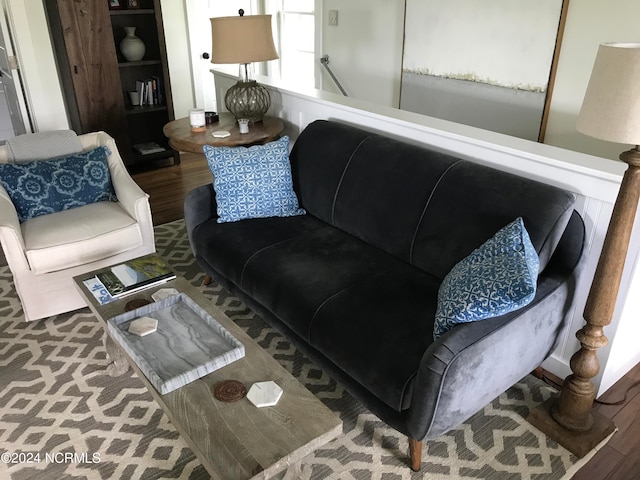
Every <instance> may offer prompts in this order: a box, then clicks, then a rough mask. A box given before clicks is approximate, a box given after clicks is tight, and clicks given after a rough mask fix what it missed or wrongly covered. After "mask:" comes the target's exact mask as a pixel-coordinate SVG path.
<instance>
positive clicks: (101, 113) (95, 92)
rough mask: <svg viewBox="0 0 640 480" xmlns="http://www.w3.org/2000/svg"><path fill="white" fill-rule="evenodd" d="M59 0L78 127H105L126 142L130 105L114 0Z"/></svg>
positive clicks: (89, 129) (69, 94)
mask: <svg viewBox="0 0 640 480" xmlns="http://www.w3.org/2000/svg"><path fill="white" fill-rule="evenodd" d="M54 3H55V7H56V8H55V9H56V11H57V17H58V18H57V20H59V22H60V29H59V30H58V33H57V34H58V35H62V37H63V40H64V43H63V45H64V54H65V55H66V62H65V63H66V64H67V65H66V67H67V68H68V72H66V73H67V75H68V77H67V78H68V79H69V80H70V82H67V83H68V84H69V85H70V86H71V88H72V92H67V94H66V96H67V98H70V97H72V98H73V101H74V103H75V109H74V108H73V107H72V108H71V109H73V110H75V111H74V112H72V113H71V112H70V117H71V120H72V124H73V127H74V130H76V131H77V132H78V133H86V132H93V131H98V130H104V131H106V132H107V133H108V134H110V135H111V136H113V137H115V138H116V140H117V141H119V142H118V143H121V142H122V141H123V140H126V137H127V135H126V118H125V106H124V96H123V93H122V87H121V84H120V73H119V70H118V60H117V56H116V50H115V44H114V40H113V33H112V29H111V19H110V16H109V9H108V4H107V2H106V1H104V0H102V1H96V0H54ZM50 6H51V5H50ZM49 13H50V14H51V10H49ZM55 34H56V33H55V29H54V35H55ZM59 40H60V39H59ZM64 67H65V65H61V66H60V68H61V69H62V68H64ZM63 76H64V75H63ZM120 148H122V145H120Z"/></svg>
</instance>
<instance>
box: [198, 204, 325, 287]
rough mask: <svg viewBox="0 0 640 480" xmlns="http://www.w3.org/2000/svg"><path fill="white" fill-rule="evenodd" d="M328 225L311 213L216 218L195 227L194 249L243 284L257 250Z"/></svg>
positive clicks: (237, 282) (221, 271) (214, 267)
mask: <svg viewBox="0 0 640 480" xmlns="http://www.w3.org/2000/svg"><path fill="white" fill-rule="evenodd" d="M324 227H326V224H325V223H324V222H322V221H320V220H318V219H316V218H315V217H312V216H310V215H301V216H294V217H271V218H256V219H252V220H243V221H239V222H230V223H217V222H216V221H215V220H214V219H212V220H209V221H208V222H204V223H201V224H200V225H198V226H197V227H196V228H195V231H194V232H193V235H192V237H193V238H192V241H193V250H194V251H195V252H196V257H197V259H198V260H199V261H201V262H205V263H206V264H208V265H209V266H210V267H211V268H213V270H215V271H217V272H219V273H220V274H221V275H222V276H224V277H225V278H227V279H229V280H230V281H231V282H233V283H234V284H236V285H238V286H240V284H241V277H242V270H243V267H244V265H245V264H246V263H247V262H248V261H249V259H250V258H251V257H252V256H253V255H255V254H256V253H257V252H260V251H262V250H263V249H267V248H270V247H272V246H273V245H277V244H279V243H281V242H286V241H289V240H290V239H292V238H296V237H299V236H302V235H305V234H306V233H308V232H313V231H315V230H317V229H320V228H324Z"/></svg>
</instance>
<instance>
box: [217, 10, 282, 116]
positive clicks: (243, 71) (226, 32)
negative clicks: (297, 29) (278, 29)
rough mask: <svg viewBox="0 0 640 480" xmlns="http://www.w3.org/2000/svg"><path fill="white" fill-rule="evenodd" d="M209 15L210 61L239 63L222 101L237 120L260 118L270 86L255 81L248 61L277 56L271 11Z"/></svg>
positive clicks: (271, 58)
mask: <svg viewBox="0 0 640 480" xmlns="http://www.w3.org/2000/svg"><path fill="white" fill-rule="evenodd" d="M243 13H244V12H243V11H242V10H241V11H240V16H239V17H217V18H212V19H211V41H212V48H211V63H238V64H239V65H240V75H239V80H238V82H237V83H236V84H235V85H233V86H232V87H231V88H230V89H229V90H227V93H226V95H225V97H224V104H225V106H226V107H227V110H229V111H230V112H231V113H232V114H233V116H234V117H235V118H236V119H238V120H240V119H246V120H249V121H251V122H260V121H262V118H263V117H264V115H265V113H267V110H268V109H269V106H270V105H271V98H270V95H269V90H267V89H266V88H265V87H263V86H262V85H260V84H259V83H258V82H256V81H255V80H254V79H253V78H252V75H251V69H250V68H249V67H250V64H251V63H253V62H264V61H267V60H275V59H276V58H278V53H277V52H276V48H275V45H274V43H273V34H272V32H271V15H249V16H247V17H245V16H243Z"/></svg>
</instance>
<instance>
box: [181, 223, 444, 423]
mask: <svg viewBox="0 0 640 480" xmlns="http://www.w3.org/2000/svg"><path fill="white" fill-rule="evenodd" d="M266 222H269V223H268V228H267V223H266ZM194 239H195V244H196V247H195V249H196V251H197V252H198V256H199V257H200V260H204V262H205V263H206V264H209V266H210V267H211V268H213V270H215V271H217V272H218V273H220V274H221V275H222V276H224V277H225V278H227V279H229V280H231V281H232V282H233V283H234V284H235V285H236V286H238V287H239V288H240V289H241V290H242V291H243V292H245V293H246V294H247V295H249V296H250V297H252V298H253V299H255V300H256V301H257V302H259V303H260V304H261V305H262V306H264V307H265V308H266V309H268V310H269V311H270V312H271V313H273V314H274V315H275V316H276V317H277V318H278V319H280V320H281V321H282V322H284V323H285V324H286V325H287V326H288V327H289V328H290V329H291V330H293V332H295V334H297V335H298V336H299V337H300V338H301V339H303V340H304V341H305V342H307V343H309V344H311V345H312V346H314V347H316V348H317V349H318V350H320V351H322V352H323V354H326V355H327V356H328V357H329V358H331V360H332V361H333V362H334V363H335V364H336V365H337V366H338V367H339V368H341V369H343V370H344V371H345V372H346V373H348V374H349V375H351V376H352V378H353V379H354V380H355V381H357V382H359V383H361V384H362V385H363V386H364V387H365V388H366V389H368V390H370V391H372V392H374V393H375V394H376V395H377V396H378V397H379V398H380V399H381V400H382V401H384V402H385V403H386V404H388V405H389V406H390V407H392V408H394V409H396V410H398V411H400V410H402V409H404V408H407V407H408V405H409V403H410V397H411V395H410V393H411V385H412V380H413V376H414V375H415V372H416V370H417V368H418V365H419V363H420V359H421V358H422V355H423V353H424V351H425V350H426V348H427V347H428V346H429V345H430V344H431V342H432V341H433V318H434V314H435V309H436V305H437V292H438V286H439V283H440V282H439V280H438V279H436V278H435V277H432V276H430V275H429V274H427V273H425V272H423V271H421V270H419V269H417V268H415V267H412V266H410V265H407V264H406V263H404V262H402V261H401V260H399V259H397V258H396V257H394V256H392V255H390V254H387V253H385V252H383V251H381V250H379V249H377V248H375V247H372V246H370V245H368V244H367V243H365V242H363V241H361V240H359V239H357V238H355V237H353V236H351V235H349V234H347V233H345V232H343V231H341V230H339V229H337V228H335V227H332V226H329V225H327V224H325V223H324V222H322V221H320V220H317V219H314V217H311V216H309V215H307V216H302V217H290V218H280V219H269V220H267V219H256V220H247V221H243V222H235V223H224V224H218V223H216V222H215V221H209V222H206V223H204V224H201V225H199V226H198V227H197V229H196V230H195V234H194ZM203 239H206V240H203ZM205 242H206V245H205ZM416 318H419V319H423V321H418V322H416ZM416 325H417V326H416ZM354 352H355V354H354ZM401 359H402V360H401Z"/></svg>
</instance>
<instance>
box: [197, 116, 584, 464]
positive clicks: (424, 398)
mask: <svg viewBox="0 0 640 480" xmlns="http://www.w3.org/2000/svg"><path fill="white" fill-rule="evenodd" d="M290 160H291V165H292V172H293V179H294V189H295V191H296V193H297V195H298V199H299V200H300V204H301V206H302V207H303V208H304V209H306V211H307V214H306V215H302V216H294V217H285V218H281V217H275V218H260V219H251V220H242V221H239V222H232V223H217V222H216V218H217V215H216V199H215V192H214V190H213V188H212V186H211V185H205V186H203V187H200V188H197V189H195V190H193V191H192V192H190V193H189V195H188V196H187V198H186V200H185V221H186V226H187V231H188V234H189V240H190V242H191V247H192V250H193V253H194V255H195V257H196V259H197V261H198V263H199V264H200V265H201V267H202V268H203V269H204V270H205V271H206V272H207V273H208V274H210V275H211V276H212V277H213V278H214V279H215V280H216V281H218V282H219V283H221V284H222V285H223V286H225V287H226V288H228V289H229V290H230V291H231V292H233V293H234V294H236V295H238V296H239V297H240V298H241V299H242V300H243V301H245V302H246V303H247V305H248V306H249V307H250V308H252V309H253V310H254V311H255V312H257V313H258V314H259V315H260V316H262V317H263V318H264V319H265V320H266V321H268V322H269V323H271V324H272V325H273V326H274V327H275V328H277V329H278V330H279V331H280V332H281V333H283V334H284V335H285V336H286V337H287V338H288V339H290V340H291V341H292V342H293V343H294V344H295V345H296V346H297V347H298V348H299V349H300V350H302V351H303V352H304V353H305V354H306V355H308V356H309V357H310V358H311V359H312V360H313V361H315V362H316V363H317V364H318V365H320V366H321V367H322V368H324V369H325V370H326V371H327V373H328V374H329V375H330V376H331V377H332V378H334V379H335V380H336V381H338V382H339V383H341V384H342V385H343V386H344V387H345V388H346V389H347V390H348V391H349V392H350V393H351V394H352V395H353V396H354V397H356V398H357V399H358V400H359V401H361V402H362V403H363V404H364V405H365V406H366V407H367V408H369V409H370V410H371V411H372V412H373V413H375V414H376V415H377V416H378V417H379V418H380V419H382V420H383V421H384V422H386V423H387V424H388V425H390V426H392V427H393V428H395V429H397V430H398V431H400V432H402V433H404V434H406V435H407V436H408V437H409V440H410V442H409V443H410V453H411V466H412V468H413V469H414V470H417V469H419V467H420V458H421V441H422V440H423V439H431V438H435V437H437V436H439V435H441V434H443V433H445V432H447V431H448V430H450V429H451V428H453V427H455V426H457V425H458V424H460V423H462V422H463V421H465V420H466V419H467V418H468V417H470V416H471V415H473V414H474V413H475V412H477V411H478V410H480V409H481V408H482V407H483V406H484V405H486V404H487V403H489V402H490V401H491V400H492V399H494V398H495V397H496V396H498V395H499V394H501V393H502V392H504V391H505V390H506V389H508V388H509V387H510V386H512V385H513V384H514V383H516V382H517V381H519V380H520V379H521V378H522V377H524V376H525V375H526V374H528V373H529V372H531V371H532V370H533V369H534V368H535V367H537V366H538V365H539V364H540V363H541V362H542V361H543V360H544V359H545V358H547V357H548V356H549V354H550V353H551V352H552V350H553V349H554V346H555V344H556V340H557V338H558V335H559V332H560V331H561V330H562V328H563V326H564V320H565V316H566V314H567V312H568V311H569V309H570V305H571V302H572V297H573V287H574V284H575V278H574V276H575V271H576V266H577V265H578V263H579V261H580V258H581V256H582V249H583V243H584V226H583V223H582V220H581V218H580V216H579V215H578V214H577V213H576V212H575V211H574V209H573V205H574V201H575V197H574V195H573V194H571V193H569V192H566V191H563V190H560V189H557V188H554V187H551V186H549V185H546V184H542V183H539V182H536V181H533V180H530V179H526V178H523V177H519V176H516V175H512V174H509V173H506V172H503V171H499V170H496V169H492V168H489V167H486V166H482V165H479V164H477V163H474V162H471V161H467V160H465V159H461V158H456V157H454V156H451V155H447V154H445V153H441V152H437V151H434V150H430V149H427V148H424V147H418V146H415V145H411V144H409V143H406V142H402V141H398V140H395V139H392V138H387V137H385V136H381V135H377V134H372V133H370V132H367V131H364V130H361V129H359V128H355V127H352V126H349V125H344V124H340V123H336V122H330V121H316V122H313V123H312V124H310V125H309V126H307V128H305V130H304V131H303V132H302V133H301V134H300V136H299V138H298V139H297V141H296V143H295V145H294V148H293V150H292V152H291V155H290ZM518 216H520V217H522V218H523V219H524V223H525V226H526V228H527V231H528V232H529V235H530V237H531V241H532V243H533V245H534V247H535V249H536V251H537V252H538V255H539V259H540V275H539V277H538V285H537V293H536V296H535V298H534V300H533V301H532V302H531V303H530V304H529V305H527V306H526V307H524V308H522V309H520V310H518V311H515V312H512V313H508V314H506V315H502V316H498V317H494V318H490V319H487V320H483V321H479V322H474V323H466V324H461V325H458V326H456V327H455V328H453V329H452V330H450V331H449V332H448V333H446V334H445V335H443V336H442V337H440V338H438V339H437V340H434V339H433V320H434V314H435V311H436V306H437V295H438V287H439V286H440V284H441V283H442V280H443V278H444V277H445V276H446V274H447V273H448V272H449V271H450V270H451V268H452V267H453V266H454V265H455V264H456V263H458V262H459V261H460V260H462V259H463V258H465V257H466V256H467V255H469V253H471V252H472V251H473V250H474V249H475V248H477V247H478V246H480V245H481V244H482V243H483V242H484V241H485V240H487V239H489V238H490V237H491V236H492V235H494V233H496V232H497V231H498V230H499V229H500V228H501V227H503V226H505V225H506V224H508V223H509V222H511V221H512V220H514V219H515V218H516V217H518Z"/></svg>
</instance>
